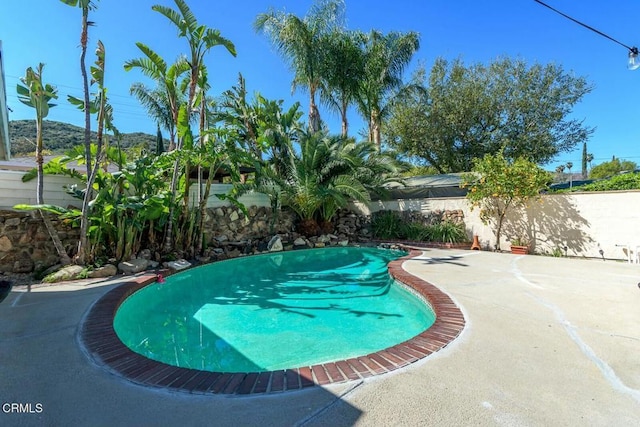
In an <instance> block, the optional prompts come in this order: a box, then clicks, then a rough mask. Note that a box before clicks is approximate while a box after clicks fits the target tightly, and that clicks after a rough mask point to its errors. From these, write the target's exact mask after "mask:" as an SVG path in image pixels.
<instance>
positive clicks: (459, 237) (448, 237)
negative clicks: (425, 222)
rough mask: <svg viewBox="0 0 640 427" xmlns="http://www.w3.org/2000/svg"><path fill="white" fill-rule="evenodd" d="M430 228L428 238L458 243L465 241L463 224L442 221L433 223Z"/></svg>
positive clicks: (434, 240) (465, 235) (465, 234)
mask: <svg viewBox="0 0 640 427" xmlns="http://www.w3.org/2000/svg"><path fill="white" fill-rule="evenodd" d="M429 228H430V240H431V241H433V242H442V243H460V242H465V241H467V240H468V239H467V233H466V231H465V229H464V225H463V224H458V223H455V222H451V221H443V222H441V223H440V224H434V225H432V226H430V227H429Z"/></svg>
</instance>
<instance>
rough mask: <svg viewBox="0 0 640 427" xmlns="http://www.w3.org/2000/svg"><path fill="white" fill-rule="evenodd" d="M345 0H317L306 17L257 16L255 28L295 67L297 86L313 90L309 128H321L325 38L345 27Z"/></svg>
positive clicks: (274, 14)
mask: <svg viewBox="0 0 640 427" xmlns="http://www.w3.org/2000/svg"><path fill="white" fill-rule="evenodd" d="M343 12H344V2H343V0H316V2H315V3H314V4H313V6H312V7H311V10H310V11H309V12H308V13H307V15H306V16H305V17H304V18H299V17H297V16H296V15H293V14H291V13H285V12H276V11H274V10H270V11H269V12H267V13H261V14H259V15H258V16H257V18H256V20H255V22H254V27H255V29H256V31H258V32H261V33H263V34H265V35H266V36H267V37H268V38H269V39H270V40H271V42H272V44H273V45H274V46H275V47H276V49H277V50H278V51H279V52H280V54H281V55H282V56H283V57H284V59H285V60H286V61H287V62H288V63H289V65H290V67H291V68H292V69H293V72H294V78H293V88H294V89H295V88H296V87H297V86H302V87H306V89H307V90H308V91H309V130H310V131H312V132H317V131H318V130H320V123H321V121H320V112H319V111H318V107H317V105H316V92H317V91H318V90H319V89H320V87H321V86H322V78H323V75H322V72H323V62H324V60H325V59H324V49H323V41H325V40H326V39H325V38H324V37H325V36H326V35H328V34H331V33H332V32H334V31H336V30H337V29H339V28H341V27H342V26H343V22H344V18H343Z"/></svg>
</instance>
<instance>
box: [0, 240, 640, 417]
mask: <svg viewBox="0 0 640 427" xmlns="http://www.w3.org/2000/svg"><path fill="white" fill-rule="evenodd" d="M404 268H405V269H406V270H407V271H408V272H410V273H412V274H414V275H416V276H418V277H420V278H422V279H424V280H426V281H428V282H430V283H432V284H434V285H436V286H438V287H439V288H440V289H441V290H443V291H444V292H446V293H447V294H449V295H450V296H451V297H452V298H453V299H454V300H455V301H456V302H457V304H458V305H459V306H460V308H461V309H462V311H463V312H464V314H465V317H466V320H467V325H466V328H465V329H464V331H463V332H462V334H461V336H459V337H458V338H457V339H456V340H455V341H453V342H452V343H451V344H450V345H449V346H448V347H446V348H445V349H444V350H441V351H440V352H438V353H435V354H433V355H431V356H429V357H427V358H425V359H423V360H421V361H418V362H416V363H414V364H413V365H410V366H408V367H406V368H403V369H401V370H398V371H394V372H392V373H389V374H386V375H382V376H378V377H372V378H369V379H366V380H364V381H355V382H350V383H343V384H336V385H331V386H325V387H313V388H308V389H304V390H300V391H292V392H285V393H276V394H270V395H255V396H250V397H238V396H213V395H212V396H203V395H191V394H187V393H178V392H170V391H165V390H157V389H151V388H148V387H143V386H139V385H135V384H132V383H130V382H128V381H127V380H124V379H123V378H121V377H119V376H116V375H114V374H112V373H110V372H109V371H107V370H106V369H104V368H103V367H101V366H98V365H96V364H95V363H94V362H93V361H92V360H91V359H90V358H88V357H87V355H86V354H85V353H84V350H83V349H82V348H81V346H80V344H79V340H78V330H79V326H80V323H81V319H82V318H83V316H85V314H86V313H87V311H88V310H89V308H90V307H91V306H92V304H93V303H94V302H95V301H96V300H98V299H99V298H100V297H101V296H102V295H104V294H105V293H106V292H107V291H109V290H110V289H112V288H113V287H114V286H116V283H117V281H106V282H73V283H66V284H59V285H55V286H32V287H31V288H30V289H27V288H26V287H21V288H17V289H14V291H13V292H12V293H11V294H10V295H9V296H8V297H7V299H6V300H5V301H3V302H2V303H0V322H1V323H0V324H1V325H2V328H1V329H0V405H2V406H1V407H0V425H8V426H12V425H179V424H183V425H233V426H236V425H243V426H244V425H260V426H268V425H275V426H279V425H285V426H287V425H309V426H316V425H317V426H322V425H327V426H337V425H354V424H358V425H375V426H378V425H470V424H473V425H612V426H620V425H637V424H638V421H639V420H640V363H639V360H640V289H638V285H637V284H638V282H640V267H639V266H638V265H633V264H626V263H621V262H615V261H606V262H603V261H598V260H576V259H564V258H551V257H540V256H514V255H510V254H495V253H489V252H471V251H458V250H435V249H427V250H425V251H424V253H423V255H422V256H420V257H418V258H415V259H412V260H410V261H407V262H405V264H404ZM12 403H16V404H18V405H20V404H21V405H22V406H13V407H12V406H7V405H6V404H9V405H10V404H12ZM12 408H14V409H15V411H13V409H12ZM12 411H13V412H12ZM19 411H23V412H24V411H27V412H31V413H17V412H19Z"/></svg>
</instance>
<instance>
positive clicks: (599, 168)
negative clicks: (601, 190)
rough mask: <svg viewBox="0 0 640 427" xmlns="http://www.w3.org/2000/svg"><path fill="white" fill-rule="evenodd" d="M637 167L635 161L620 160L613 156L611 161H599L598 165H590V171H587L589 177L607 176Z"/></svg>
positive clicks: (599, 177)
mask: <svg viewBox="0 0 640 427" xmlns="http://www.w3.org/2000/svg"><path fill="white" fill-rule="evenodd" d="M637 168H638V165H637V164H636V163H635V162H632V161H630V160H620V159H618V158H617V157H616V156H613V158H612V159H611V161H609V162H604V163H600V164H599V165H596V166H594V167H592V168H591V172H590V173H589V178H591V179H601V178H609V177H611V176H614V175H617V174H619V173H620V172H628V171H634V170H636V169H637Z"/></svg>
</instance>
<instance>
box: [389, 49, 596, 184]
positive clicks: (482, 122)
mask: <svg viewBox="0 0 640 427" xmlns="http://www.w3.org/2000/svg"><path fill="white" fill-rule="evenodd" d="M417 79H420V76H417ZM423 87H424V89H425V93H424V94H420V93H417V94H416V93H415V92H414V93H409V96H410V97H411V98H409V100H408V102H406V103H402V102H398V103H394V108H393V113H392V114H391V117H392V119H391V120H390V125H389V126H390V129H389V133H390V135H392V136H393V137H392V138H390V141H389V143H390V144H391V145H392V146H394V147H395V148H397V149H398V150H400V151H404V152H406V153H408V154H409V155H412V156H418V157H421V158H423V159H425V160H426V161H427V162H428V163H429V164H431V165H433V166H434V167H436V168H437V169H438V170H439V171H440V172H441V173H446V172H464V171H469V170H470V169H471V167H472V165H473V161H474V159H476V158H482V157H483V156H484V155H485V154H494V153H497V152H498V151H500V150H503V154H504V156H505V157H506V158H507V159H511V160H513V159H516V158H518V157H525V158H527V159H529V160H531V161H532V162H534V163H542V164H544V163H547V162H549V161H551V160H553V159H554V157H555V156H557V155H558V154H559V153H562V152H568V151H571V150H572V149H573V148H574V147H575V146H576V145H577V144H579V143H582V142H585V141H586V140H587V139H588V138H589V136H590V135H591V133H592V132H593V129H592V128H589V127H587V126H585V125H584V124H583V122H582V121H580V120H578V119H570V118H568V116H569V114H570V113H571V111H572V108H573V106H574V105H575V104H577V103H578V102H579V101H580V100H581V99H582V97H583V96H585V95H586V94H588V93H589V92H590V91H591V90H592V86H591V85H589V84H588V83H587V81H586V80H585V79H584V78H582V77H575V76H573V75H571V74H568V73H565V72H564V70H563V69H562V67H560V66H559V65H554V64H549V65H540V64H534V65H532V66H528V65H527V64H526V63H525V62H524V61H522V60H512V59H509V58H504V59H499V60H496V61H494V62H492V63H490V64H489V65H483V64H475V65H472V66H465V65H464V64H463V63H462V61H461V60H456V61H454V62H453V63H449V62H448V61H446V60H444V59H438V60H436V62H435V64H434V66H433V68H432V69H431V72H430V75H429V78H428V84H425V83H424V82H423ZM410 120H413V121H415V122H416V124H417V125H416V128H415V129H411V128H410V127H409V126H408V125H407V124H408V122H409V121H410ZM505 141H507V145H505V146H504V147H503V145H504V143H505Z"/></svg>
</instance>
